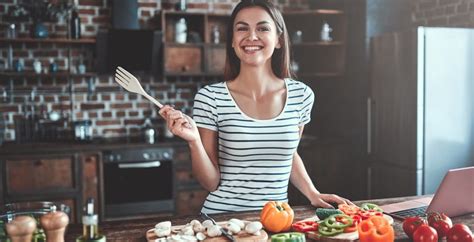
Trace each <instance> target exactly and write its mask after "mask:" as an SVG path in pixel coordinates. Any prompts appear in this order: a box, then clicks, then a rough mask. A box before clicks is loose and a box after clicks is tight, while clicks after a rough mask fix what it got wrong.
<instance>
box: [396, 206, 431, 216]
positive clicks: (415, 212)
mask: <svg viewBox="0 0 474 242" xmlns="http://www.w3.org/2000/svg"><path fill="white" fill-rule="evenodd" d="M427 208H428V206H423V207H417V208H410V209H407V210H402V211H398V212H393V213H391V214H394V215H397V216H399V217H403V218H407V217H411V216H423V215H424V214H425V213H426V209H427Z"/></svg>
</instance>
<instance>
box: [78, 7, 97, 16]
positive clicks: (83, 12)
mask: <svg viewBox="0 0 474 242" xmlns="http://www.w3.org/2000/svg"><path fill="white" fill-rule="evenodd" d="M78 13H79V14H81V15H95V9H90V8H89V9H79V11H78Z"/></svg>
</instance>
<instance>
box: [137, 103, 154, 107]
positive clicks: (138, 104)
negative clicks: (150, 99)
mask: <svg viewBox="0 0 474 242" xmlns="http://www.w3.org/2000/svg"><path fill="white" fill-rule="evenodd" d="M150 106H151V105H150V103H137V108H150Z"/></svg>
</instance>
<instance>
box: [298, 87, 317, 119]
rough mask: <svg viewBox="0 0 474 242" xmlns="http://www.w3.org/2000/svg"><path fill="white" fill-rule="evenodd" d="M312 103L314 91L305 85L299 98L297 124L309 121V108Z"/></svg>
mask: <svg viewBox="0 0 474 242" xmlns="http://www.w3.org/2000/svg"><path fill="white" fill-rule="evenodd" d="M313 104H314V92H313V90H311V88H310V87H308V86H306V85H305V88H304V90H303V97H302V99H301V106H300V107H301V108H300V121H299V124H298V125H299V126H303V125H305V124H307V123H309V121H311V110H312V109H313Z"/></svg>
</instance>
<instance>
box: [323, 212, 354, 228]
mask: <svg viewBox="0 0 474 242" xmlns="http://www.w3.org/2000/svg"><path fill="white" fill-rule="evenodd" d="M351 225H352V218H351V217H349V216H348V215H345V214H334V215H331V216H329V218H327V219H325V220H324V226H326V227H328V228H336V229H344V228H346V227H349V226H351Z"/></svg>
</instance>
